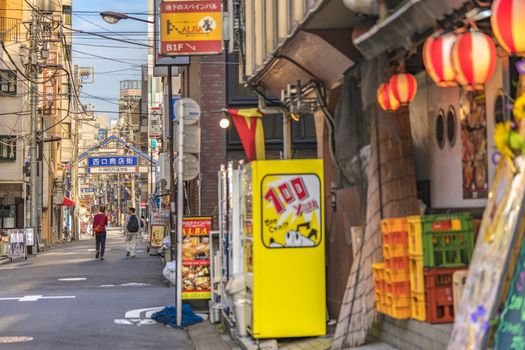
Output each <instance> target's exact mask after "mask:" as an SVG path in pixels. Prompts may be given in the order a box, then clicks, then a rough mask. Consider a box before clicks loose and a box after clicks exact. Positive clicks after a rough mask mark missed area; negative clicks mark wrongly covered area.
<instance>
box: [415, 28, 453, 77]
mask: <svg viewBox="0 0 525 350" xmlns="http://www.w3.org/2000/svg"><path fill="white" fill-rule="evenodd" d="M456 39H457V35H456V34H455V33H447V34H444V35H441V36H439V37H435V36H430V37H429V38H428V39H427V40H426V41H425V44H424V45H423V63H424V64H425V69H426V70H427V73H428V75H430V78H432V80H433V81H434V82H435V83H436V85H437V86H441V87H452V86H457V85H458V84H457V82H456V73H455V72H454V68H453V67H452V61H451V53H452V47H453V46H454V43H455V42H456Z"/></svg>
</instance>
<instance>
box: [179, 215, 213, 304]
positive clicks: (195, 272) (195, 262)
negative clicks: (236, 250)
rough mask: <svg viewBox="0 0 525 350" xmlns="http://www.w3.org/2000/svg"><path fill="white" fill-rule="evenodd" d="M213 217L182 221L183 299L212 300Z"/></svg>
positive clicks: (191, 218)
mask: <svg viewBox="0 0 525 350" xmlns="http://www.w3.org/2000/svg"><path fill="white" fill-rule="evenodd" d="M211 229H212V218H211V217H185V218H184V219H183V221H182V298H183V299H209V298H211V277H210V236H209V235H210V232H211Z"/></svg>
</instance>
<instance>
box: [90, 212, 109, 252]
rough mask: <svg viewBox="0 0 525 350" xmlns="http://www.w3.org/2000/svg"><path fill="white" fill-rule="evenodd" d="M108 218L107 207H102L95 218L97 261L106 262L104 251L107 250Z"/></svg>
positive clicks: (94, 230)
mask: <svg viewBox="0 0 525 350" xmlns="http://www.w3.org/2000/svg"><path fill="white" fill-rule="evenodd" d="M107 224H108V217H107V216H106V207H105V206H103V205H101V206H100V209H99V213H98V214H97V215H95V217H94V218H93V232H94V234H95V241H96V245H95V248H96V250H97V254H96V255H95V259H99V258H100V260H104V250H105V249H106V226H107Z"/></svg>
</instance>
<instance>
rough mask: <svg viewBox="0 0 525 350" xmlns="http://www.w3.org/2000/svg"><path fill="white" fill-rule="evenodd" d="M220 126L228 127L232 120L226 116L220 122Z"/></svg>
mask: <svg viewBox="0 0 525 350" xmlns="http://www.w3.org/2000/svg"><path fill="white" fill-rule="evenodd" d="M219 126H220V127H221V128H223V129H227V128H228V127H229V126H230V120H229V119H228V118H226V117H224V118H222V119H221V121H220V122H219Z"/></svg>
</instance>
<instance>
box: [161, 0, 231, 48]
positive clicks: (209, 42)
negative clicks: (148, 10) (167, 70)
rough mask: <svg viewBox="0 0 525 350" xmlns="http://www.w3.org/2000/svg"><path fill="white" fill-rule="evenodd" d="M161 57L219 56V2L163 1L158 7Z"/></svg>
mask: <svg viewBox="0 0 525 350" xmlns="http://www.w3.org/2000/svg"><path fill="white" fill-rule="evenodd" d="M160 41H161V43H160V53H161V55H163V56H179V55H182V56H187V55H214V54H220V53H221V52H222V48H223V42H222V1H221V0H207V1H205V0H204V1H164V2H163V3H162V4H161V6H160Z"/></svg>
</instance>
